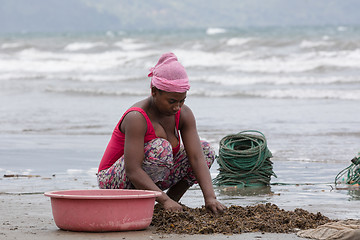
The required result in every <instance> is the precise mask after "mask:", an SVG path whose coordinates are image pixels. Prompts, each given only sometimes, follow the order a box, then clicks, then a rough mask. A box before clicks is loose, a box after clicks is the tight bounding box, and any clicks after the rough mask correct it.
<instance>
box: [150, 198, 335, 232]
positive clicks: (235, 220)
mask: <svg viewBox="0 0 360 240" xmlns="http://www.w3.org/2000/svg"><path fill="white" fill-rule="evenodd" d="M331 221H332V220H330V219H329V218H327V217H325V216H324V215H322V214H321V213H320V212H318V213H317V214H314V213H310V212H308V211H306V210H303V209H299V208H297V209H295V210H294V211H285V210H283V209H280V208H279V207H278V206H277V205H275V204H271V203H267V204H259V205H256V206H247V207H241V206H231V207H229V208H227V209H226V210H225V212H224V213H223V214H220V215H217V216H216V215H214V214H212V213H209V212H208V211H207V210H206V209H205V207H201V208H188V207H186V206H184V211H182V212H170V211H165V210H164V209H162V208H161V206H160V205H156V206H155V209H154V216H153V220H152V222H151V225H152V226H154V227H155V229H156V232H158V233H168V234H170V233H177V234H212V233H222V234H240V233H247V232H270V233H292V232H296V231H298V230H304V229H311V228H316V227H318V226H320V225H323V224H325V223H328V222H331Z"/></svg>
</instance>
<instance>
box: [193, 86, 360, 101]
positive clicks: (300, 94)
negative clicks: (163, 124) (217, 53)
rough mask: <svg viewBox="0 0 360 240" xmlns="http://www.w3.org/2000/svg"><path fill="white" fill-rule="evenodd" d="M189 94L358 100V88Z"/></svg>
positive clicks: (201, 93) (200, 95) (199, 91)
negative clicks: (350, 89)
mask: <svg viewBox="0 0 360 240" xmlns="http://www.w3.org/2000/svg"><path fill="white" fill-rule="evenodd" d="M189 95H191V96H198V97H238V98H273V99H277V98H278V99H339V100H360V90H352V91H349V90H331V89H328V90H314V89H266V90H246V91H245V90H243V91H221V90H220V91H209V90H205V89H203V90H194V91H191V92H189Z"/></svg>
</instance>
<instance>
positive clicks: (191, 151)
mask: <svg viewBox="0 0 360 240" xmlns="http://www.w3.org/2000/svg"><path fill="white" fill-rule="evenodd" d="M185 98H186V92H184V93H176V92H164V91H161V90H158V89H157V88H155V87H152V89H151V96H150V97H148V98H146V99H144V100H142V101H140V102H137V103H135V104H134V105H133V107H140V108H142V109H144V111H145V112H146V114H147V115H148V116H149V118H150V121H151V123H152V125H153V127H154V130H155V133H156V135H157V136H158V137H159V138H164V139H167V140H168V141H169V142H170V143H171V145H172V146H173V148H174V147H176V146H177V145H178V144H179V136H177V131H176V127H175V114H176V112H178V111H179V110H180V108H181V115H180V122H179V130H180V133H181V138H182V140H183V144H184V147H185V151H186V154H187V156H188V159H189V162H190V165H191V167H192V169H193V171H194V174H195V176H196V179H197V181H198V183H199V185H200V188H201V190H202V193H203V196H204V200H205V207H206V208H207V209H208V210H210V211H211V212H213V213H215V214H218V213H221V212H223V211H224V209H225V208H226V207H225V206H224V205H223V204H221V203H220V202H219V201H217V199H216V196H215V192H214V189H213V185H212V181H211V176H210V171H209V169H208V167H207V164H206V161H205V157H204V154H203V151H202V147H201V143H200V139H199V136H198V133H197V129H196V121H195V117H194V115H193V113H192V111H191V109H190V108H189V107H187V106H186V105H184V102H185ZM120 130H121V131H122V132H123V133H125V146H124V159H125V171H126V176H127V177H128V178H129V180H130V181H131V183H132V184H133V185H134V186H135V188H137V189H147V190H153V191H160V192H162V195H161V196H160V197H157V199H156V201H157V202H159V203H160V204H161V205H163V207H164V209H166V210H170V211H181V210H182V206H181V205H180V204H179V203H178V201H179V200H180V198H181V197H182V196H183V195H184V193H185V192H186V191H187V190H188V188H189V186H188V184H187V182H186V181H184V180H182V181H180V182H178V183H177V184H176V185H174V186H172V187H171V188H170V189H169V190H168V191H167V193H165V192H163V191H161V189H160V188H159V187H157V186H156V184H155V183H154V182H153V181H152V180H151V178H150V177H149V176H148V175H147V173H146V172H145V171H144V170H143V169H142V162H143V160H144V151H143V149H144V136H145V133H146V130H147V125H146V121H145V118H144V117H143V116H142V115H141V114H140V113H139V112H136V111H132V112H129V113H128V114H127V115H126V116H125V117H124V119H123V121H122V123H121V125H120Z"/></svg>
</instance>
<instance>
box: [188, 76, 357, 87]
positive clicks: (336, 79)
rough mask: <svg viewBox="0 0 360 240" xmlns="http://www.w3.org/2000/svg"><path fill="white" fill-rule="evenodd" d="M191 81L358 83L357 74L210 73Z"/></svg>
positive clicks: (239, 83)
mask: <svg viewBox="0 0 360 240" xmlns="http://www.w3.org/2000/svg"><path fill="white" fill-rule="evenodd" d="M191 81H192V82H204V83H216V84H220V85H223V86H245V85H264V84H265V85H330V84H334V85H335V84H336V85H341V84H359V83H360V78H359V77H358V76H346V77H345V76H319V77H315V76H291V75H289V76H277V75H272V76H271V75H270V76H233V75H228V76H226V75H210V76H206V77H195V78H192V79H191Z"/></svg>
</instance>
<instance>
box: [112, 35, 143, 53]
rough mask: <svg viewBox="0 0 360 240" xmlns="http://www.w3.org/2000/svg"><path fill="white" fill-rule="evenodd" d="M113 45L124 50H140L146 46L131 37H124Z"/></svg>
mask: <svg viewBox="0 0 360 240" xmlns="http://www.w3.org/2000/svg"><path fill="white" fill-rule="evenodd" d="M113 45H114V46H115V47H119V48H122V49H123V50H124V51H134V50H141V49H144V48H146V47H147V46H148V45H147V44H145V43H140V42H138V41H137V40H136V39H132V38H124V39H122V40H121V41H118V42H116V43H114V44H113Z"/></svg>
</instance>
